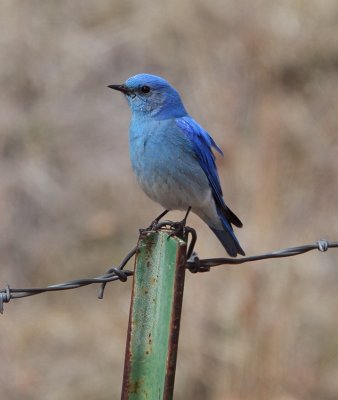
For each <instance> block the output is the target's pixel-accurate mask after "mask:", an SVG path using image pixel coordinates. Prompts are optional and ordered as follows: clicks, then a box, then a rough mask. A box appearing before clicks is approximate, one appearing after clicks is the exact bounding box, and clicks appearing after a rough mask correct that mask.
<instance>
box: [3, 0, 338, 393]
mask: <svg viewBox="0 0 338 400" xmlns="http://www.w3.org/2000/svg"><path fill="white" fill-rule="evenodd" d="M337 21H338V2H337V1H329V0H327V1H320V2H319V1H314V0H313V1H312V0H299V1H296V0H294V1H292V0H290V1H270V0H260V1H251V2H249V1H245V0H237V1H235V0H233V1H231V0H229V1H214V2H208V3H207V2H205V1H202V0H199V1H193V0H187V1H178V0H174V1H171V2H169V1H168V2H154V1H149V0H144V1H142V2H139V1H125V0H120V1H108V0H97V1H95V2H94V1H89V0H82V1H66V0H59V1H51V0H50V1H46V0H44V1H42V0H31V1H19V0H2V1H1V4H0V88H1V89H0V226H1V229H0V257H1V258H0V282H1V284H0V287H4V286H5V285H6V284H7V283H10V284H11V285H12V287H30V286H43V285H47V284H52V283H57V282H63V281H65V280H69V279H75V278H78V277H90V276H95V275H98V274H100V273H102V272H104V271H105V270H106V268H107V267H108V266H110V265H111V264H113V263H118V262H119V260H121V258H122V257H123V256H124V255H125V254H126V253H127V251H128V250H129V249H130V248H131V247H132V246H133V245H134V244H135V242H136V240H137V236H138V228H139V227H144V226H146V225H147V224H148V223H149V222H150V221H151V219H152V218H153V217H154V216H156V215H157V214H158V213H159V212H160V211H161V208H160V207H159V206H158V205H156V204H154V203H152V202H151V201H150V200H148V199H147V198H146V197H145V195H144V194H143V193H141V191H140V189H139V188H138V187H137V184H136V182H135V179H134V177H133V175H132V172H131V168H130V164H129V157H128V134H127V131H128V121H129V110H128V108H127V105H126V102H125V100H124V99H123V98H122V96H121V95H119V94H118V93H113V92H112V91H111V90H109V89H107V88H106V85H108V84H112V83H122V82H123V81H124V80H125V79H126V78H128V77H129V76H131V75H133V74H135V73H138V72H148V73H154V74H158V75H161V76H164V77H165V78H167V79H168V80H169V81H170V82H171V83H172V84H173V85H174V86H176V87H177V88H178V89H179V91H180V92H181V94H182V97H183V99H184V101H185V104H186V106H187V108H188V110H189V111H190V113H191V115H192V116H193V117H195V118H196V119H197V120H198V121H199V122H200V123H201V124H202V125H203V126H204V127H205V128H206V129H207V130H208V131H209V132H210V133H211V134H212V135H213V137H214V139H215V140H216V142H217V143H218V144H219V145H220V146H221V148H222V149H223V150H224V153H225V157H224V158H223V159H222V158H220V157H218V158H217V163H218V167H219V172H220V176H221V180H222V185H223V188H224V194H225V199H226V201H227V203H228V204H229V205H230V206H231V208H233V209H234V211H235V212H236V213H237V214H238V215H239V216H240V218H241V219H242V220H243V222H244V228H243V229H242V230H237V231H236V232H237V234H238V237H239V239H240V241H241V244H242V245H243V247H244V249H245V250H246V252H247V254H249V255H251V254H257V253H260V252H265V251H270V250H276V249H279V248H283V247H288V246H293V245H301V244H305V243H311V242H314V241H315V240H317V239H320V238H322V237H325V238H327V239H330V240H337V239H338V218H337V210H338V186H337V178H338V172H337V171H338V135H337V129H338V118H337V112H338V108H337V104H338V40H337V38H338V23H337ZM181 216H182V214H180V213H174V214H172V215H171V217H172V218H173V219H178V218H181ZM189 223H190V224H191V225H192V226H194V227H195V228H196V229H197V230H198V244H197V250H198V253H199V255H200V256H201V257H217V256H223V255H224V252H223V249H222V247H221V246H220V245H219V243H218V241H217V239H216V238H215V237H214V236H213V235H212V233H211V232H210V231H209V230H208V228H207V227H206V226H205V225H204V224H203V223H202V222H201V221H200V220H198V218H197V217H191V218H190V219H189ZM337 283H338V270H337V251H336V250H332V251H329V252H328V253H326V254H320V253H310V254H307V255H304V256H298V257H296V258H293V259H283V260H274V261H264V262H257V263H252V264H250V265H244V266H240V267H236V268H229V267H219V268H217V269H215V270H213V271H212V272H210V273H208V274H203V275H191V274H188V276H187V280H186V288H185V299H184V310H183V320H182V328H181V340H180V352H179V357H178V367H177V380H176V397H175V399H177V400H182V399H188V400H190V399H197V400H221V399H231V400H246V399H248V400H262V399H268V400H299V399H306V400H309V399H320V400H331V399H332V400H333V399H337V398H338V379H337V376H338V339H337V338H338V319H337V307H338V291H337ZM130 285H131V281H130V282H128V283H127V284H121V283H114V284H112V285H111V286H109V287H108V288H107V290H106V295H105V298H104V300H103V301H99V300H97V299H96V288H94V287H87V288H84V289H79V290H76V291H72V292H67V293H66V292H63V293H59V294H54V293H51V294H44V295H40V296H37V297H33V298H27V299H23V300H17V301H13V302H11V303H10V304H8V305H6V307H5V314H4V316H2V317H1V320H0V324H1V334H0V337H1V341H0V354H1V363H0V388H1V389H0V390H1V398H3V399H5V398H6V399H10V400H12V399H20V400H21V399H25V400H30V399H34V400H40V399H43V400H54V399H55V400H56V399H57V400H63V399H73V400H76V399H81V400H85V399H93V398H95V399H97V400H99V399H100V400H105V399H115V398H118V397H119V393H120V385H121V378H122V368H123V357H124V344H125V335H126V326H127V318H128V308H129V300H130V287H131V286H130Z"/></svg>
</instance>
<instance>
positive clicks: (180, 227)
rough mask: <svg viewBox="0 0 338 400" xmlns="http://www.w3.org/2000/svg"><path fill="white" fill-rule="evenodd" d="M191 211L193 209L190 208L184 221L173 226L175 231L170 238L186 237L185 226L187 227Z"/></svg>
mask: <svg viewBox="0 0 338 400" xmlns="http://www.w3.org/2000/svg"><path fill="white" fill-rule="evenodd" d="M190 210H191V207H189V208H188V210H187V212H186V214H185V216H184V218H183V219H182V221H179V222H174V223H173V224H172V228H174V229H173V231H172V232H171V233H170V235H169V236H170V237H172V236H179V237H183V236H184V233H185V232H184V228H185V225H186V223H187V218H188V215H189V213H190Z"/></svg>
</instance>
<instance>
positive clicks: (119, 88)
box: [107, 85, 130, 94]
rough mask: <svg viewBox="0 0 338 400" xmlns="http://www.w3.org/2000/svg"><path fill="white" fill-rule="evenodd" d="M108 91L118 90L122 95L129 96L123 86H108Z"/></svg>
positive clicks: (127, 90) (128, 91) (128, 92)
mask: <svg viewBox="0 0 338 400" xmlns="http://www.w3.org/2000/svg"><path fill="white" fill-rule="evenodd" d="M107 87H109V88H110V89H114V90H118V91H119V92H122V93H124V94H130V90H129V89H128V88H126V87H125V86H124V85H108V86H107Z"/></svg>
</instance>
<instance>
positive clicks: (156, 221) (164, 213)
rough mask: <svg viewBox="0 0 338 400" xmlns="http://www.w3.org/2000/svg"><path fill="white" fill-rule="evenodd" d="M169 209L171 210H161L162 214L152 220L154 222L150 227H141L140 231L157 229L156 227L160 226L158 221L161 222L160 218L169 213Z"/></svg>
mask: <svg viewBox="0 0 338 400" xmlns="http://www.w3.org/2000/svg"><path fill="white" fill-rule="evenodd" d="M169 211H170V210H164V211H163V212H161V214H160V215H159V216H158V217H156V218H155V219H154V220H153V221H152V223H151V224H150V225H149V226H148V228H145V229H140V232H146V231H155V230H156V228H157V226H158V223H159V222H160V220H161V219H162V218H163V217H164V216H165V215H166V214H168V212H169Z"/></svg>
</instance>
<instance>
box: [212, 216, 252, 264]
mask: <svg viewBox="0 0 338 400" xmlns="http://www.w3.org/2000/svg"><path fill="white" fill-rule="evenodd" d="M221 221H222V225H223V227H224V229H223V230H221V229H216V228H214V227H212V226H210V225H209V227H210V229H211V230H212V231H213V232H214V234H215V235H216V236H217V237H218V240H219V241H220V242H221V243H222V245H223V247H224V248H225V250H226V251H227V253H228V254H229V256H231V257H236V256H237V254H241V255H242V256H245V252H244V250H243V249H242V247H241V245H240V244H239V241H238V239H237V238H236V236H235V234H234V231H233V229H232V227H231V224H230V223H229V222H228V221H227V220H226V219H225V218H224V217H221Z"/></svg>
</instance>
